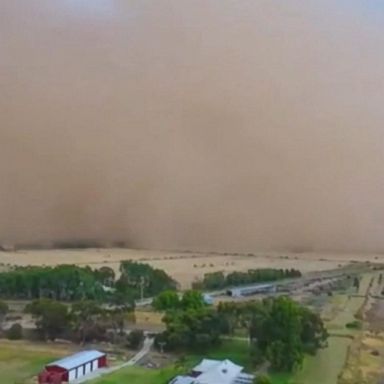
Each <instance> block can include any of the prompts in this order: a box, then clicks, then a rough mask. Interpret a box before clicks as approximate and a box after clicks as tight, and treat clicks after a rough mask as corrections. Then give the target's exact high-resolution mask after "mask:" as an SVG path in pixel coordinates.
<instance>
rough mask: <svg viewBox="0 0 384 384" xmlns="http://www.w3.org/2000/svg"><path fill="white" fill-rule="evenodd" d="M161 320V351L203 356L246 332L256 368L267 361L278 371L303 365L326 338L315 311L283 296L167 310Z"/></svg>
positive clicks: (158, 340) (158, 344) (159, 342)
mask: <svg viewBox="0 0 384 384" xmlns="http://www.w3.org/2000/svg"><path fill="white" fill-rule="evenodd" d="M196 297H197V296H196ZM180 302H182V299H181V301H180V300H179V303H180ZM163 321H164V323H165V326H166V330H165V332H163V333H162V334H159V335H158V336H157V337H156V345H157V346H158V348H160V349H163V350H169V351H200V352H203V351H206V350H207V348H209V347H211V346H214V345H217V344H219V343H220V342H221V337H222V336H223V335H231V334H233V333H234V332H235V331H236V330H237V329H243V330H244V329H247V330H248V333H249V339H250V353H251V356H252V359H253V362H254V364H255V365H257V364H261V363H262V362H264V361H268V363H269V364H270V366H271V367H272V368H273V369H274V370H277V371H292V370H294V369H295V368H298V367H300V366H301V364H302V362H303V358H304V355H305V354H306V353H311V354H314V353H316V351H317V350H318V349H319V348H321V347H323V346H324V345H325V343H326V340H327V337H328V334H327V331H326V329H325V327H324V324H323V322H322V320H321V318H320V317H319V316H318V315H317V314H316V313H314V312H312V311H310V310H309V309H308V308H306V307H304V306H301V305H300V304H298V303H296V302H295V301H293V300H292V299H290V298H288V297H283V296H281V297H276V298H268V299H265V300H263V301H258V302H248V303H234V302H230V303H222V304H220V305H219V306H218V307H217V308H213V307H207V306H205V305H204V303H203V301H201V304H200V305H199V306H197V305H196V304H195V303H194V305H192V306H183V305H180V304H179V306H178V307H177V306H176V307H174V308H172V309H170V310H168V311H167V313H166V315H165V316H164V319H163Z"/></svg>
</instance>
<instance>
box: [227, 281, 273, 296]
mask: <svg viewBox="0 0 384 384" xmlns="http://www.w3.org/2000/svg"><path fill="white" fill-rule="evenodd" d="M276 290H277V287H276V284H254V285H247V286H244V287H235V288H229V289H227V295H228V296H232V297H241V296H251V295H257V294H260V293H273V292H276Z"/></svg>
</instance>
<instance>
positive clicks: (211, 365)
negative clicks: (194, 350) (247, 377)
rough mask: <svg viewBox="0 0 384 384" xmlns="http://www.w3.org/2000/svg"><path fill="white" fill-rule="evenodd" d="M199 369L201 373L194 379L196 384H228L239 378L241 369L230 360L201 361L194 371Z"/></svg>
mask: <svg viewBox="0 0 384 384" xmlns="http://www.w3.org/2000/svg"><path fill="white" fill-rule="evenodd" d="M199 369H200V371H201V372H202V373H201V375H199V376H198V377H197V378H196V383H198V384H218V383H220V384H230V383H233V381H234V380H235V379H236V378H237V377H238V376H239V374H240V373H241V371H242V370H243V367H241V366H240V365H236V364H234V363H232V361H230V360H223V361H216V362H215V361H214V360H203V361H202V363H201V364H199V365H198V366H197V367H195V368H194V371H198V370H199Z"/></svg>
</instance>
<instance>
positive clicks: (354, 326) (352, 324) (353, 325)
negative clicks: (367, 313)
mask: <svg viewBox="0 0 384 384" xmlns="http://www.w3.org/2000/svg"><path fill="white" fill-rule="evenodd" d="M345 327H346V328H349V329H361V328H362V327H363V324H362V323H361V321H359V320H355V321H351V322H350V323H347V324H345Z"/></svg>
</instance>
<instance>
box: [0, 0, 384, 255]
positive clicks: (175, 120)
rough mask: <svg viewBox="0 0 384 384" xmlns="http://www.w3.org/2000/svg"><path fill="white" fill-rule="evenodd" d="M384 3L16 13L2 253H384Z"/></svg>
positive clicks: (3, 168) (3, 46)
mask: <svg viewBox="0 0 384 384" xmlns="http://www.w3.org/2000/svg"><path fill="white" fill-rule="evenodd" d="M383 14H384V7H383V6H382V5H381V4H380V2H378V1H377V0H366V1H364V2H363V1H357V0H348V1H346V0H339V1H334V0H321V1H320V0H317V1H315V0H305V1H303V0H290V1H281V0H257V1H256V0H238V1H232V0H161V1H160V0H159V1H152V0H34V1H30V0H2V1H1V2H0V143H1V150H0V181H1V182H0V239H1V241H2V242H6V243H16V242H36V241H41V240H50V239H98V240H100V241H102V242H104V241H110V240H115V239H122V240H127V241H129V243H130V244H131V245H133V246H136V247H153V248H178V249H180V248H195V249H220V250H261V249H276V250H280V249H305V250H312V249H313V250H340V251H351V250H359V251H360V250H363V251H372V250H378V251H381V250H383V249H384V237H383V236H382V234H383V231H384V198H383V195H384V194H383V192H384V190H383V186H384V176H383V174H384V173H383V171H384V161H383V160H384V159H383V157H384V140H383V121H384V119H383V118H384V108H383V105H382V104H383V102H382V101H383V96H384V72H383V68H384V54H383V50H382V49H381V47H383V44H384V33H383V32H384V23H383Z"/></svg>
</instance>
